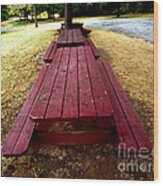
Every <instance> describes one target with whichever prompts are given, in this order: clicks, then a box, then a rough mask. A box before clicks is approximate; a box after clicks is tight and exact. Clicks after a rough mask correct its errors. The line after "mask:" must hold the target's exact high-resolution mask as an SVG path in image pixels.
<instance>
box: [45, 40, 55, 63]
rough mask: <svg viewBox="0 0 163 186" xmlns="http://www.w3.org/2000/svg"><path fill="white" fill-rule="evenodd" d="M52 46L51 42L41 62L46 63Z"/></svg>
mask: <svg viewBox="0 0 163 186" xmlns="http://www.w3.org/2000/svg"><path fill="white" fill-rule="evenodd" d="M53 45H54V42H53V41H52V42H51V44H50V46H49V47H48V49H47V51H46V53H45V55H44V56H43V60H44V61H45V62H48V59H49V55H50V53H51V51H52V48H53Z"/></svg>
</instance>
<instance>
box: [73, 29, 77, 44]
mask: <svg viewBox="0 0 163 186" xmlns="http://www.w3.org/2000/svg"><path fill="white" fill-rule="evenodd" d="M72 41H73V43H77V42H78V35H77V29H74V30H73V39H72Z"/></svg>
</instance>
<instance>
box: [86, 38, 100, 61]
mask: <svg viewBox="0 0 163 186" xmlns="http://www.w3.org/2000/svg"><path fill="white" fill-rule="evenodd" d="M85 44H86V45H89V46H90V47H91V50H92V52H93V54H94V56H95V58H96V59H97V58H99V57H100V52H99V51H98V49H97V48H96V46H95V45H94V43H93V42H92V41H91V40H90V39H89V38H87V39H86V40H85Z"/></svg>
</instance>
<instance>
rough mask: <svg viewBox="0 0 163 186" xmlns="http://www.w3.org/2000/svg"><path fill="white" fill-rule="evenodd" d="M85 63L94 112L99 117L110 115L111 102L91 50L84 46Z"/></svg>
mask: <svg viewBox="0 0 163 186" xmlns="http://www.w3.org/2000/svg"><path fill="white" fill-rule="evenodd" d="M85 53H86V61H87V66H88V69H89V74H90V79H91V86H92V89H93V95H94V99H95V106H96V112H97V115H98V116H99V117H104V116H105V117H106V116H108V117H109V116H111V115H112V107H111V102H110V99H109V96H108V93H107V90H106V88H105V86H104V83H103V81H102V78H101V75H100V72H99V69H98V66H97V61H96V60H95V58H94V56H93V53H92V51H91V48H90V47H89V46H85Z"/></svg>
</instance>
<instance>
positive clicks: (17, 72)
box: [2, 30, 153, 180]
mask: <svg viewBox="0 0 163 186" xmlns="http://www.w3.org/2000/svg"><path fill="white" fill-rule="evenodd" d="M53 33H54V32H53V31H45V32H39V30H38V32H36V30H35V31H33V33H32V31H31V32H29V31H21V32H18V33H14V32H13V33H11V34H8V35H3V36H2V42H3V48H2V49H3V51H2V52H3V53H2V77H3V81H2V138H3V139H4V136H5V135H6V133H7V132H8V130H9V128H10V126H11V125H12V122H13V120H14V119H15V118H16V115H17V113H18V112H19V110H20V108H21V105H22V104H23V100H24V99H25V97H26V94H27V92H28V90H29V89H30V87H31V85H32V83H33V81H34V79H35V77H36V76H37V74H38V68H37V67H38V65H42V64H40V62H41V55H42V53H43V52H44V51H45V49H46V48H47V46H48V44H49V43H50V41H51V38H52V35H53ZM91 38H92V39H93V41H94V42H95V44H96V46H97V48H99V49H100V51H101V54H102V57H101V59H107V60H108V61H109V62H110V63H111V64H112V66H113V69H114V72H115V73H116V75H117V77H118V79H119V81H120V82H121V84H122V86H123V87H124V89H125V91H126V92H127V94H128V96H129V98H130V100H131V101H132V103H133V105H134V108H135V109H136V111H137V112H138V114H139V116H140V117H141V119H142V121H143V124H144V126H145V127H146V129H147V131H148V133H149V134H150V136H151V138H152V137H153V45H152V44H150V43H146V42H145V41H143V40H139V39H133V38H129V37H127V36H125V35H120V34H116V33H113V32H109V31H102V30H93V32H92V33H91ZM133 160H134V161H138V159H133ZM152 160H153V159H152V157H150V158H148V159H146V160H143V159H139V161H140V162H143V163H144V162H145V163H146V164H148V163H149V162H151V161H152ZM123 161H127V162H128V161H129V159H127V160H125V159H124V160H123V159H120V158H117V156H116V154H115V152H114V151H113V149H112V147H111V145H109V144H106V145H83V146H63V147H60V146H59V147H57V146H53V147H48V146H46V147H43V148H42V149H40V151H39V152H38V154H31V155H29V154H28V156H21V157H19V158H15V157H13V158H5V157H3V158H2V176H17V177H52V178H90V179H91V178H94V179H133V180H135V179H138V180H140V179H142V180H152V179H153V173H152V172H151V173H148V172H145V173H142V172H134V173H133V172H131V173H130V172H123V173H121V172H119V171H118V170H117V165H118V163H119V162H123Z"/></svg>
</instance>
